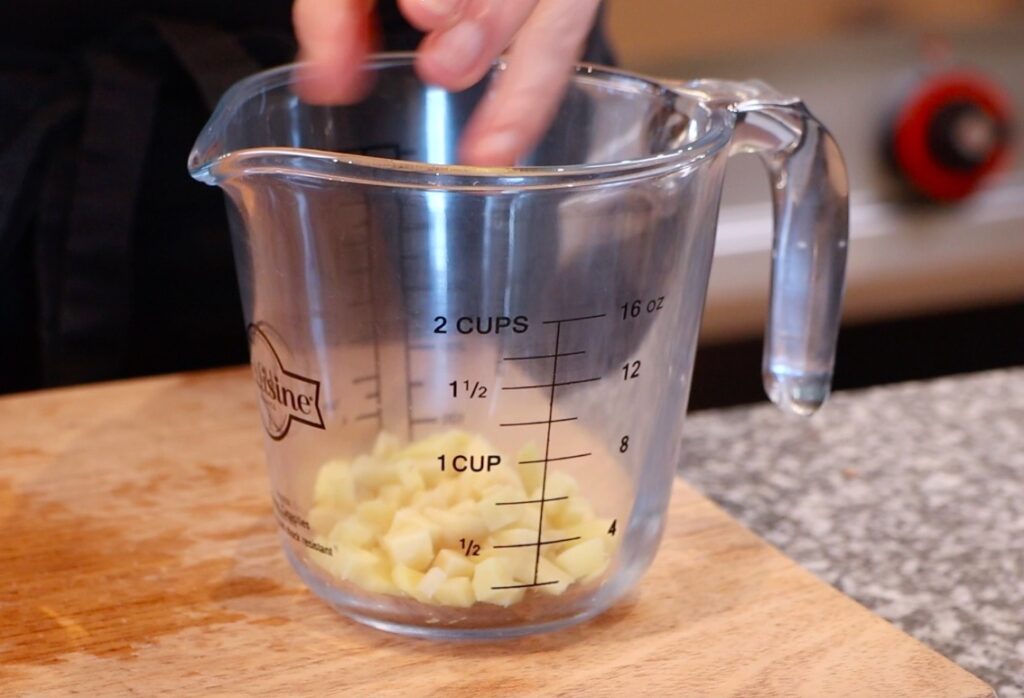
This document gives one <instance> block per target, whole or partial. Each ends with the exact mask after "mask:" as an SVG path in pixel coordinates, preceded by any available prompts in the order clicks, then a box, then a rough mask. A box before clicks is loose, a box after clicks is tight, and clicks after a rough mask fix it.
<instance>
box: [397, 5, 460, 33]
mask: <svg viewBox="0 0 1024 698" xmlns="http://www.w3.org/2000/svg"><path fill="white" fill-rule="evenodd" d="M467 4H468V0H398V7H399V9H400V10H401V11H402V15H403V16H405V19H406V20H407V21H408V22H409V24H411V25H412V26H414V27H416V28H417V29H419V30H420V31H422V32H432V31H436V30H438V29H444V28H445V27H450V26H452V25H453V24H455V23H456V22H457V21H458V19H459V17H461V16H462V12H463V10H464V8H465V7H466V5H467Z"/></svg>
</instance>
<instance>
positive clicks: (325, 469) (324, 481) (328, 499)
mask: <svg viewBox="0 0 1024 698" xmlns="http://www.w3.org/2000/svg"><path fill="white" fill-rule="evenodd" d="M313 501H314V502H316V503H317V504H318V505H320V506H323V507H327V508H330V509H339V510H345V509H348V508H349V507H351V506H352V505H353V504H354V503H355V501H356V488H355V480H354V478H353V476H352V471H351V468H350V466H349V464H348V463H346V462H345V461H342V460H332V461H328V462H327V463H325V464H324V465H323V466H321V468H320V472H319V473H317V477H316V484H315V485H314V486H313Z"/></svg>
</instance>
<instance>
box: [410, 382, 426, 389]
mask: <svg viewBox="0 0 1024 698" xmlns="http://www.w3.org/2000/svg"><path fill="white" fill-rule="evenodd" d="M409 387H410V388H422V387H423V381H409Z"/></svg>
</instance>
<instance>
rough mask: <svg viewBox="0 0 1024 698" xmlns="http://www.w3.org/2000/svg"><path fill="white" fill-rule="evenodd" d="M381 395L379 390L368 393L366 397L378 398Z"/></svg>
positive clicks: (368, 398)
mask: <svg viewBox="0 0 1024 698" xmlns="http://www.w3.org/2000/svg"><path fill="white" fill-rule="evenodd" d="M379 397H380V392H379V391H376V392H372V393H367V394H366V399H367V400H376V399H377V398H379Z"/></svg>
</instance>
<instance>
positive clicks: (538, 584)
mask: <svg viewBox="0 0 1024 698" xmlns="http://www.w3.org/2000/svg"><path fill="white" fill-rule="evenodd" d="M549 584H558V580H557V579H556V580H554V581H552V582H533V583H532V584H509V585H507V586H501V587H491V589H494V590H498V589H526V588H527V587H546V586H547V585H549Z"/></svg>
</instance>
